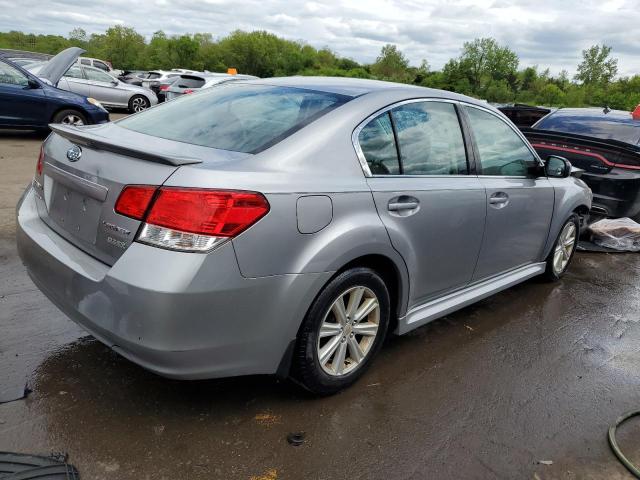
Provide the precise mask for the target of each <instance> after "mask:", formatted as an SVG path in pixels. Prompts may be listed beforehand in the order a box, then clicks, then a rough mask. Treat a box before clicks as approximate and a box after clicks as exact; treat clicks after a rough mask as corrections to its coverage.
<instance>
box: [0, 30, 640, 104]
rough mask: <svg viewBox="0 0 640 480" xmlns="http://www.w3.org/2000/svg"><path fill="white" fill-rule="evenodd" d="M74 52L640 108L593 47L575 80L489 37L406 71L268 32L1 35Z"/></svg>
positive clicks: (118, 61)
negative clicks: (527, 63) (530, 63)
mask: <svg viewBox="0 0 640 480" xmlns="http://www.w3.org/2000/svg"><path fill="white" fill-rule="evenodd" d="M71 46H79V47H82V48H84V49H86V50H87V53H86V55H87V56H91V57H97V58H102V59H104V60H109V61H110V62H112V64H113V65H114V67H115V68H118V69H123V70H127V69H138V70H150V69H171V68H188V69H193V70H199V71H203V70H209V71H218V72H219V71H226V70H227V68H229V67H234V68H236V69H237V70H238V72H240V73H247V74H251V75H256V76H259V77H272V76H286V75H321V76H342V77H357V78H372V79H379V80H388V81H393V82H402V83H407V84H413V85H421V86H425V87H432V88H440V89H444V90H450V91H455V92H459V93H463V94H466V95H471V96H474V97H477V98H483V99H486V100H488V101H490V102H499V103H511V102H517V103H528V104H534V105H547V106H565V107H583V106H602V107H604V106H608V107H609V108H614V109H622V110H631V109H633V108H634V107H635V106H636V105H638V104H640V75H634V76H631V77H622V78H617V73H618V60H617V59H616V58H613V57H612V52H611V47H609V46H607V45H593V46H591V47H589V48H588V49H586V50H584V51H583V52H582V61H581V63H580V64H579V65H577V74H576V75H575V76H574V77H573V78H570V76H569V74H568V73H567V71H566V70H565V71H562V72H560V73H559V74H558V75H555V76H554V75H552V74H551V73H550V72H549V69H543V68H540V67H538V66H534V67H526V68H520V60H519V58H518V55H517V54H516V53H515V52H514V51H513V50H511V49H510V48H509V47H508V46H504V45H500V44H499V43H498V42H497V41H496V40H495V39H493V38H478V39H475V40H473V41H470V42H465V43H464V44H463V46H462V48H461V51H460V55H459V56H458V57H456V58H452V59H451V60H449V61H448V62H447V63H446V64H445V65H444V67H443V68H442V69H441V70H432V69H431V68H430V67H429V63H428V62H427V61H426V60H423V61H422V63H421V64H420V66H417V67H416V66H411V65H410V63H409V60H408V59H407V58H406V56H405V55H404V54H403V53H402V52H401V51H400V50H399V49H398V48H397V46H395V45H385V46H384V47H382V49H381V51H380V54H379V56H378V57H377V59H376V61H375V62H373V63H371V64H361V63H358V62H356V61H354V60H352V59H350V58H346V57H342V56H340V55H338V54H337V53H336V52H334V51H332V50H330V49H329V48H320V49H317V48H314V47H313V46H310V45H308V44H306V43H303V42H298V41H291V40H286V39H283V38H280V37H278V36H277V35H274V34H272V33H269V32H266V31H253V32H245V31H240V30H237V31H235V32H233V33H231V34H229V35H227V36H225V37H222V38H218V39H216V38H214V37H213V36H212V35H211V34H210V33H196V34H191V35H167V34H165V33H164V32H163V31H158V32H155V33H154V34H153V36H152V37H151V39H150V40H149V41H147V40H146V39H145V37H144V36H142V35H141V34H139V33H138V32H136V31H135V30H134V29H133V28H131V27H125V26H121V25H117V26H113V27H110V28H108V29H107V30H106V31H105V32H104V33H100V34H91V35H87V33H86V32H85V31H84V30H82V29H81V28H76V29H74V30H73V31H71V32H70V33H69V35H68V36H67V37H63V36H60V35H35V34H26V33H23V32H18V31H11V32H0V48H12V49H19V50H29V51H34V52H41V53H50V54H55V53H57V52H59V51H60V50H62V49H64V48H67V47H71Z"/></svg>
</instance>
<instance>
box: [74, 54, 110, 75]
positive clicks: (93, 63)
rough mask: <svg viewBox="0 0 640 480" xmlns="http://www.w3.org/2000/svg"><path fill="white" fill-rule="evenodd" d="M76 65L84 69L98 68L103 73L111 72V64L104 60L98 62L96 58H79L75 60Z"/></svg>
mask: <svg viewBox="0 0 640 480" xmlns="http://www.w3.org/2000/svg"><path fill="white" fill-rule="evenodd" d="M76 63H78V64H80V65H83V66H85V67H94V68H99V69H100V70H102V71H103V72H109V73H110V72H112V71H113V67H112V66H111V62H107V61H105V60H100V59H98V58H88V57H80V58H78V60H76Z"/></svg>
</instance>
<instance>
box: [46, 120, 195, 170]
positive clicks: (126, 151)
mask: <svg viewBox="0 0 640 480" xmlns="http://www.w3.org/2000/svg"><path fill="white" fill-rule="evenodd" d="M49 128H50V129H51V130H52V131H54V132H55V133H57V134H58V135H61V136H62V137H64V138H66V139H68V140H71V141H72V142H73V143H76V144H78V145H83V146H86V147H91V148H94V149H96V150H104V151H107V152H113V153H117V154H119V155H126V156H128V157H133V158H138V159H140V160H147V161H149V162H155V163H163V164H165V165H173V166H174V167H179V166H181V165H190V164H194V163H202V160H200V159H197V158H193V157H185V156H182V155H170V154H167V153H164V152H159V151H153V150H142V149H140V147H139V146H137V145H136V146H133V145H127V144H125V143H122V142H118V141H114V140H111V139H108V138H105V137H102V136H100V135H97V134H96V133H95V132H92V131H91V129H84V128H83V129H79V128H77V127H73V126H70V125H62V124H49Z"/></svg>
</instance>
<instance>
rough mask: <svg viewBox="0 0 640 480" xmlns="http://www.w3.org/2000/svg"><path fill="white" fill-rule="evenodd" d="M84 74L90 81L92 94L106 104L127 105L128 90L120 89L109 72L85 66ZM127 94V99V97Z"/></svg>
mask: <svg viewBox="0 0 640 480" xmlns="http://www.w3.org/2000/svg"><path fill="white" fill-rule="evenodd" d="M84 74H85V76H86V77H87V80H88V81H89V88H90V91H91V96H92V97H93V98H95V99H96V100H98V101H99V102H101V103H104V104H105V105H119V106H122V105H126V104H127V101H128V92H127V91H125V90H123V89H118V88H117V85H115V84H114V82H117V80H116V79H115V78H113V77H112V76H111V75H109V74H108V73H105V72H103V71H102V70H98V69H97V68H93V67H84ZM125 96H126V97H127V99H125Z"/></svg>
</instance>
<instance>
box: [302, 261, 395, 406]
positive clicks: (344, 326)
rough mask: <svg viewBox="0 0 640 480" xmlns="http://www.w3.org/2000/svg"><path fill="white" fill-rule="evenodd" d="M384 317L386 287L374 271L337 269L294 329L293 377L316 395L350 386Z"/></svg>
mask: <svg viewBox="0 0 640 480" xmlns="http://www.w3.org/2000/svg"><path fill="white" fill-rule="evenodd" d="M340 303H341V304H342V306H343V307H344V309H343V310H341V308H340ZM338 312H342V313H341V314H340V315H339V314H338ZM356 315H358V316H356ZM339 316H341V317H342V319H341V320H340V319H339ZM389 316H390V299H389V291H388V290H387V287H386V285H385V283H384V281H383V280H382V278H381V277H380V276H379V275H378V274H377V273H376V272H375V271H373V270H371V269H369V268H353V269H350V270H346V271H344V272H342V273H340V274H339V275H338V276H336V277H335V278H334V279H333V280H331V281H330V282H329V283H328V284H327V285H326V286H325V287H324V289H323V290H322V291H321V292H320V294H319V295H318V297H317V298H316V299H315V301H314V302H313V304H312V305H311V308H310V309H309V311H308V313H307V315H306V317H305V319H304V322H303V324H302V326H301V328H300V333H299V335H298V340H297V342H296V347H295V352H294V365H293V377H294V379H295V380H297V381H298V382H299V383H300V384H302V386H303V387H305V388H306V389H307V390H309V391H310V392H312V393H314V394H317V395H331V394H334V393H337V392H339V391H340V390H342V389H344V388H346V387H348V386H350V385H352V384H353V383H354V382H356V380H358V378H360V377H361V376H362V374H363V373H364V372H365V371H366V370H367V368H368V367H369V366H370V364H371V361H372V360H373V358H374V357H375V356H376V354H377V353H378V351H379V350H380V347H381V346H382V343H383V342H384V338H385V336H386V333H387V328H388V325H389ZM331 352H333V353H331Z"/></svg>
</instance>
